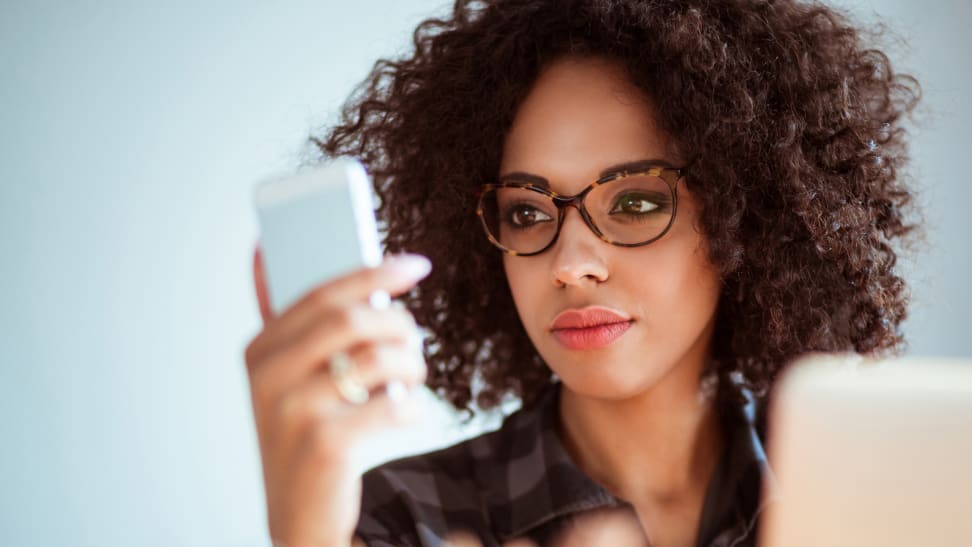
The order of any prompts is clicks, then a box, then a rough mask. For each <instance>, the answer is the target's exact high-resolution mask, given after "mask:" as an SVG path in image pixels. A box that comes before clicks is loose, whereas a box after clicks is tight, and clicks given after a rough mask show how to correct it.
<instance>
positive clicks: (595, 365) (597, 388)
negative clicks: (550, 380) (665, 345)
mask: <svg viewBox="0 0 972 547" xmlns="http://www.w3.org/2000/svg"><path fill="white" fill-rule="evenodd" d="M572 361H573V362H564V361H561V363H562V364H561V365H560V366H557V367H556V368H554V367H551V368H552V370H553V371H554V372H555V373H556V374H557V376H558V377H559V378H560V380H561V382H563V384H564V386H565V387H567V388H568V389H570V390H571V391H572V392H574V393H576V394H578V395H582V396H585V397H593V398H597V399H610V400H622V399H628V398H630V397H634V396H636V395H638V394H639V393H643V392H645V391H646V390H649V389H651V388H652V386H654V385H656V384H658V382H659V381H660V380H661V378H662V377H663V376H664V375H665V374H666V372H667V370H664V369H663V367H660V366H657V362H656V363H652V361H653V360H644V361H642V362H641V363H640V364H638V363H634V362H633V361H634V360H633V359H631V358H620V359H619V358H617V357H615V358H608V357H603V358H599V357H597V356H591V357H588V358H585V359H584V360H580V359H576V360H572ZM646 361H647V362H646ZM548 362H549V361H548Z"/></svg>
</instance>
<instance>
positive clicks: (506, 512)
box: [356, 384, 772, 547]
mask: <svg viewBox="0 0 972 547" xmlns="http://www.w3.org/2000/svg"><path fill="white" fill-rule="evenodd" d="M743 393H744V395H745V396H746V398H747V401H748V403H747V404H746V405H745V406H744V407H742V408H729V409H726V410H725V411H722V412H720V416H721V418H722V420H723V424H724V430H725V431H726V434H727V437H726V439H727V441H728V442H727V443H726V446H725V450H724V452H723V454H722V456H721V458H720V461H719V463H718V465H717V467H716V470H715V472H714V474H713V477H712V479H711V480H710V482H709V485H708V489H707V492H706V496H705V502H704V504H703V508H702V517H701V520H700V523H699V528H698V540H697V544H696V545H698V546H700V547H751V546H753V545H755V542H756V527H757V517H758V516H759V514H760V513H761V512H762V509H763V505H761V503H760V492H761V490H760V489H761V482H762V476H763V473H764V472H765V473H767V476H771V475H770V474H769V472H768V468H767V466H766V459H765V455H764V453H763V448H762V444H761V442H760V438H759V436H758V435H757V433H756V428H755V426H754V414H755V412H754V409H755V405H754V404H753V399H752V396H751V395H750V394H749V393H748V392H743ZM559 394H560V389H559V384H554V385H552V386H551V388H550V389H549V390H548V391H547V392H546V393H545V394H544V395H543V397H542V398H541V399H540V400H539V401H538V403H537V404H536V405H535V406H534V407H533V408H531V409H529V410H520V411H517V412H516V413H514V414H512V415H510V416H509V417H507V418H506V419H505V420H504V421H503V425H502V427H501V428H500V429H498V430H496V431H493V432H490V433H485V434H483V435H480V436H478V437H475V438H473V439H469V440H466V441H463V442H461V443H459V444H457V445H454V446H451V447H448V448H444V449H441V450H438V451H435V452H430V453H427V454H422V455H418V456H411V457H407V458H403V459H399V460H396V461H392V462H389V463H386V464H383V465H380V466H378V467H376V468H375V469H372V470H370V471H368V472H367V473H366V474H365V476H364V484H363V495H362V508H361V518H360V521H359V522H358V527H357V530H356V534H357V535H358V536H359V537H360V538H361V539H363V540H364V541H365V543H367V544H368V545H370V546H401V545H412V546H438V545H440V544H441V543H442V541H443V538H444V537H445V536H446V535H447V534H448V533H450V532H454V531H458V530H465V531H468V532H472V533H474V534H476V535H478V536H479V537H480V539H481V541H482V542H483V545H484V547H494V546H495V547H498V546H500V545H502V544H503V543H504V542H506V541H509V540H511V539H514V538H517V537H528V538H530V539H532V540H533V541H535V542H537V543H538V544H540V545H547V544H549V543H550V542H551V540H552V539H555V538H556V536H557V534H558V533H560V532H562V531H563V530H564V529H565V526H568V525H569V524H570V522H571V520H572V518H573V517H575V516H578V515H580V514H582V513H585V512H588V511H593V510H598V509H606V508H618V509H621V510H628V511H633V507H632V506H631V504H629V503H628V502H626V501H624V500H622V499H619V498H617V497H615V496H613V495H612V494H610V493H609V492H608V491H607V490H606V489H605V488H604V487H603V486H601V485H599V484H598V483H596V482H594V480H593V479H591V478H590V477H588V476H587V475H585V474H584V472H583V471H581V470H580V469H578V468H577V466H576V465H575V464H574V463H573V462H572V461H571V459H570V457H569V456H568V454H567V452H566V450H565V449H564V446H563V444H562V443H561V441H560V439H559V437H558V435H557V432H556V431H557V429H556V423H557V414H558V413H557V408H558V399H559ZM768 480H772V479H768Z"/></svg>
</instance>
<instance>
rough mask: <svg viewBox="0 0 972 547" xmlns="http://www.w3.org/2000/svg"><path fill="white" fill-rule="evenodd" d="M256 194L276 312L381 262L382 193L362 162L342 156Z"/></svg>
mask: <svg viewBox="0 0 972 547" xmlns="http://www.w3.org/2000/svg"><path fill="white" fill-rule="evenodd" d="M254 194H255V196H254V197H255V201H256V209H257V213H258V217H259V223H260V245H261V248H262V250H263V264H264V269H265V273H266V278H267V285H268V289H269V293H270V305H271V308H272V309H273V311H274V313H276V314H280V313H281V312H283V311H284V310H286V309H287V308H288V307H290V306H291V305H292V304H294V303H295V302H296V301H297V300H298V299H300V297H302V296H303V295H304V294H306V293H307V292H309V290H310V289H311V288H313V287H314V286H316V285H318V284H320V283H322V282H324V281H326V280H328V279H330V278H333V277H336V276H339V275H341V274H344V273H348V272H350V271H352V270H355V269H358V268H362V267H365V266H371V267H373V266H377V265H378V264H380V263H381V259H382V251H381V244H380V241H379V236H378V230H377V225H376V223H375V215H374V193H373V190H372V186H371V181H370V179H369V177H368V175H367V173H366V172H365V169H364V167H363V166H362V165H361V163H359V162H358V161H357V160H354V159H351V158H346V157H341V158H336V159H335V160H333V161H331V162H330V163H327V164H325V165H323V166H320V167H314V168H311V169H307V170H304V171H301V172H299V173H297V174H295V175H292V176H287V177H282V178H275V179H271V180H267V181H264V182H262V183H260V184H258V185H257V187H256V190H255V193H254ZM388 303H389V297H388V294H387V293H384V292H379V293H376V294H373V295H372V296H371V304H372V305H373V306H375V307H384V306H387V305H388Z"/></svg>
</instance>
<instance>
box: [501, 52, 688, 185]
mask: <svg viewBox="0 0 972 547" xmlns="http://www.w3.org/2000/svg"><path fill="white" fill-rule="evenodd" d="M642 159H660V160H668V161H669V162H671V161H672V160H673V158H671V157H670V153H669V144H668V138H667V136H666V135H665V134H664V133H663V132H662V131H660V130H659V129H658V128H657V125H656V123H655V119H654V115H653V105H652V103H651V101H650V99H649V98H648V97H647V96H645V95H644V93H643V92H642V91H641V90H639V89H638V88H637V87H635V86H634V85H633V84H632V83H631V82H630V81H629V80H628V78H627V76H626V75H625V73H624V70H623V69H622V68H621V67H620V66H619V65H617V64H614V63H611V62H609V61H606V60H602V59H572V58H568V59H562V60H559V61H557V62H555V63H553V64H551V65H550V66H548V67H547V68H546V69H545V70H544V71H543V72H542V73H541V74H540V76H539V78H538V79H537V81H536V82H535V83H534V86H533V87H532V88H531V90H530V92H529V93H528V95H527V97H526V98H525V99H524V101H523V103H522V104H521V106H520V108H519V110H518V111H517V114H516V116H515V118H514V121H513V125H512V126H511V128H510V132H509V133H508V134H507V137H506V140H505V142H504V148H503V158H502V163H501V166H500V173H499V174H500V175H503V174H505V173H509V172H513V171H524V172H528V173H534V174H537V175H540V176H543V177H546V178H548V179H550V181H551V184H552V185H553V186H554V188H557V187H558V186H561V187H562V188H563V189H564V190H568V189H570V188H573V187H576V186H578V185H581V186H582V185H584V184H586V183H588V182H590V181H591V180H593V179H595V178H597V175H598V173H600V172H601V171H602V170H603V169H604V168H606V167H608V166H610V165H615V164H618V163H623V162H628V161H636V160H642Z"/></svg>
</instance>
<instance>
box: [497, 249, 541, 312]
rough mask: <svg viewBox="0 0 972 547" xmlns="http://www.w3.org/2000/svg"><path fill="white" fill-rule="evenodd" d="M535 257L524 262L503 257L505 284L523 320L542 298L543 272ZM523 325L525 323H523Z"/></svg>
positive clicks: (518, 258)
mask: <svg viewBox="0 0 972 547" xmlns="http://www.w3.org/2000/svg"><path fill="white" fill-rule="evenodd" d="M536 259H537V257H533V259H532V260H524V259H523V258H522V257H515V256H509V255H506V256H504V257H503V270H504V271H505V273H506V282H507V283H508V284H509V286H510V292H511V293H512V294H513V302H514V304H516V310H517V313H518V314H519V315H520V319H521V320H523V318H524V315H525V314H526V312H528V311H529V310H532V309H536V303H537V301H538V300H539V299H540V298H542V291H541V289H542V287H543V283H544V280H545V279H546V278H545V277H544V272H545V271H546V270H544V269H543V268H542V267H540V266H539V264H537V262H538V260H536ZM523 323H524V325H526V324H527V321H523Z"/></svg>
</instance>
